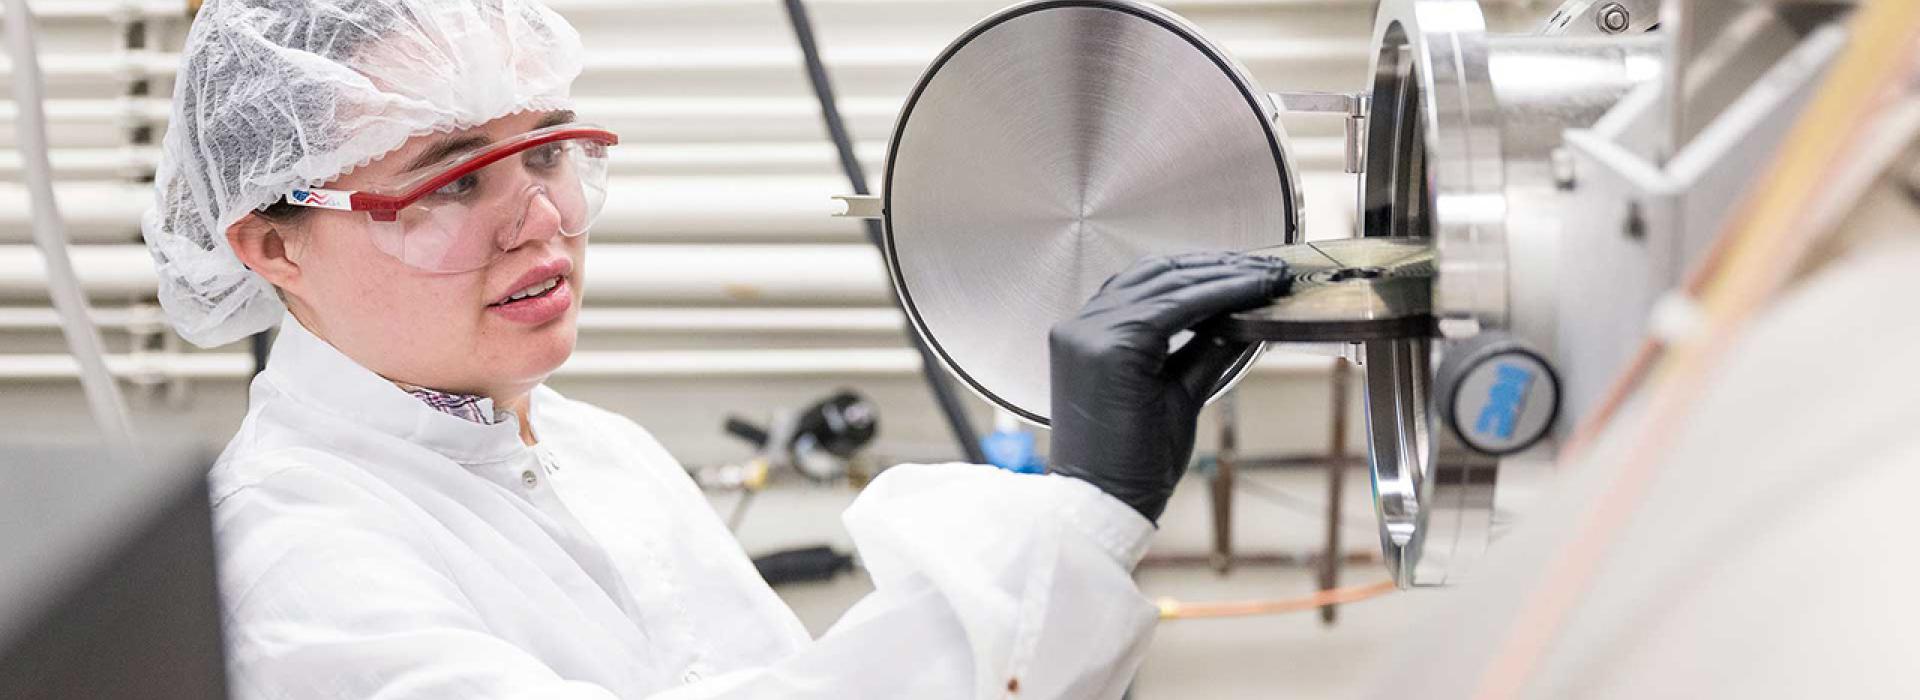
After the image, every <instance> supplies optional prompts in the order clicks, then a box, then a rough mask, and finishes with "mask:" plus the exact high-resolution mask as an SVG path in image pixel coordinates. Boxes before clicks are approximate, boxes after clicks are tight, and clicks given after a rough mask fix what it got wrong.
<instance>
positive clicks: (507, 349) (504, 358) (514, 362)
mask: <svg viewBox="0 0 1920 700" xmlns="http://www.w3.org/2000/svg"><path fill="white" fill-rule="evenodd" d="M577 340H578V331H577V329H576V327H575V326H574V324H573V319H572V318H567V319H564V320H561V321H558V322H555V323H552V324H549V327H545V328H540V329H537V330H532V331H529V332H523V333H515V334H513V335H512V336H511V337H507V338H498V339H494V340H493V341H492V343H491V344H492V345H493V346H494V347H493V348H491V352H485V353H476V354H475V355H476V356H479V357H490V358H493V361H492V363H491V364H492V366H491V367H489V368H486V369H484V370H483V372H484V373H485V374H490V375H492V376H494V377H497V378H502V379H520V380H524V381H527V382H530V383H539V382H541V381H545V380H546V378H547V377H548V376H549V375H552V374H553V373H554V371H556V370H558V369H560V366H561V365H563V364H566V362H567V358H569V357H572V356H573V348H574V345H575V343H576V342H577Z"/></svg>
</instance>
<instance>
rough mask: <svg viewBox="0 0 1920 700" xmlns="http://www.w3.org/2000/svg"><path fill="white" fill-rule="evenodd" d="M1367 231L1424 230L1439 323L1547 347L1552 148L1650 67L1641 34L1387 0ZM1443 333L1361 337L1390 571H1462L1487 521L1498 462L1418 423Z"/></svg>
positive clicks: (1555, 208)
mask: <svg viewBox="0 0 1920 700" xmlns="http://www.w3.org/2000/svg"><path fill="white" fill-rule="evenodd" d="M1374 36H1375V39H1374V49H1375V53H1374V59H1373V66H1372V68H1373V70H1372V71H1371V79H1372V83H1371V85H1369V86H1367V90H1368V94H1369V96H1370V97H1369V99H1370V116H1369V122H1368V125H1367V131H1366V141H1367V148H1366V151H1367V153H1366V164H1365V171H1364V175H1363V177H1362V181H1361V185H1360V187H1361V193H1360V207H1361V216H1360V220H1361V222H1362V231H1363V233H1364V235H1367V236H1399V237H1421V238H1431V239H1432V240H1433V241H1434V246H1435V250H1436V252H1435V263H1436V265H1437V268H1438V274H1437V277H1436V280H1435V287H1434V290H1433V306H1434V314H1435V316H1436V317H1437V318H1438V319H1440V322H1441V329H1442V330H1443V335H1450V336H1453V337H1461V336H1470V335H1473V334H1475V333H1479V332H1482V331H1496V330H1497V331H1502V332H1507V333H1510V334H1512V335H1514V336H1515V337H1518V338H1521V339H1523V340H1525V341H1527V342H1529V343H1531V344H1533V345H1535V346H1536V347H1540V348H1542V349H1546V350H1548V351H1549V352H1551V347H1552V341H1553V338H1554V335H1555V328H1554V313H1555V311H1556V301H1555V300H1556V299H1557V298H1558V296H1557V295H1558V293H1559V290H1558V289H1556V288H1555V285H1554V279H1555V277H1556V275H1555V269H1556V268H1557V267H1558V265H1559V235H1560V232H1559V226H1560V223H1559V222H1560V217H1561V216H1563V215H1564V206H1565V204H1566V201H1565V199H1566V198H1565V194H1564V193H1563V192H1562V191H1561V189H1560V188H1559V187H1558V184H1557V179H1558V174H1557V173H1556V172H1555V167H1554V151H1555V149H1557V148H1558V147H1559V145H1560V143H1561V134H1562V133H1563V132H1564V131H1565V130H1567V129H1571V128H1582V127H1586V126H1590V125H1592V124H1593V123H1595V122H1596V121H1597V120H1599V119H1600V118H1601V117H1602V116H1603V115H1604V114H1605V113H1606V112H1607V111H1608V110H1609V109H1611V108H1612V107H1613V106H1614V105H1615V104H1617V103H1618V102H1619V101H1620V100H1621V98H1622V97H1623V96H1624V95H1626V94H1627V93H1628V92H1629V91H1631V90H1632V89H1634V88H1635V87H1636V86H1638V85H1641V84H1643V83H1646V82H1648V81H1651V80H1653V79H1655V78H1656V77H1658V74H1659V65H1660V61H1659V55H1660V51H1661V46H1660V44H1659V43H1658V40H1657V39H1654V38H1652V37H1648V36H1644V35H1622V36H1591V35H1589V36H1491V35H1489V34H1487V32H1486V29H1485V23H1484V20H1483V18H1482V16H1481V13H1480V8H1479V6H1478V3H1476V2H1474V1H1473V0H1388V1H1387V2H1385V3H1383V4H1382V6H1381V9H1380V14H1379V17H1378V19H1377V20H1376V24H1375V35H1374ZM1450 342H1451V341H1449V340H1447V339H1446V338H1445V337H1443V338H1441V339H1436V340H1431V341H1430V340H1425V339H1402V340H1393V341H1376V342H1368V343H1365V344H1364V346H1363V348H1362V351H1361V353H1362V356H1363V357H1364V359H1365V361H1366V363H1367V365H1368V372H1367V384H1366V406H1367V420H1368V436H1369V462H1370V466H1371V468H1372V470H1373V484H1374V493H1375V509H1376V512H1377V514H1378V516H1379V518H1380V538H1381V546H1382V548H1383V551H1384V553H1385V560H1386V562H1387V564H1388V567H1389V569H1391V570H1392V572H1393V574H1394V577H1395V579H1396V581H1398V582H1399V583H1400V585H1402V586H1412V585H1429V584H1441V583H1446V582H1447V581H1448V580H1449V579H1450V578H1454V577H1457V575H1458V574H1459V573H1460V572H1461V571H1464V570H1467V569H1468V568H1470V564H1471V562H1472V560H1474V559H1477V558H1478V557H1479V555H1480V554H1481V553H1482V552H1483V551H1484V550H1485V547H1486V545H1487V542H1488V539H1489V537H1490V535H1491V533H1492V529H1493V526H1494V520H1495V513H1494V489H1495V487H1496V486H1497V484H1498V481H1499V478H1498V477H1499V471H1500V469H1501V468H1502V461H1501V460H1499V459H1496V458H1493V457H1489V456H1486V455H1482V454H1478V453H1476V452H1474V451H1473V450H1471V449H1469V448H1468V447H1467V446H1466V445H1464V444H1463V443H1461V442H1460V441H1459V440H1458V439H1456V437H1455V436H1453V435H1450V434H1448V433H1447V432H1446V431H1444V430H1441V429H1440V428H1439V427H1438V426H1437V425H1436V423H1435V420H1434V416H1435V414H1436V411H1435V410H1434V406H1433V403H1432V401H1433V397H1432V387H1431V382H1432V379H1433V371H1432V367H1433V365H1434V364H1435V363H1436V362H1437V358H1438V357H1439V356H1442V355H1444V353H1445V352H1446V351H1447V346H1448V345H1449V343H1450Z"/></svg>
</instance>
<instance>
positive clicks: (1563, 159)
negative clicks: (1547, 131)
mask: <svg viewBox="0 0 1920 700" xmlns="http://www.w3.org/2000/svg"><path fill="white" fill-rule="evenodd" d="M1547 159H1548V162H1549V163H1550V164H1551V165H1552V166H1553V186H1554V187H1555V188H1557V189H1559V190H1560V191H1562V192H1570V191H1572V190H1573V188H1574V186H1575V185H1576V184H1578V180H1577V179H1576V178H1575V175H1574V168H1575V166H1574V164H1573V154H1572V153H1569V152H1567V149H1566V147H1564V146H1563V147H1560V148H1556V149H1553V152H1552V153H1551V154H1549V155H1548V157H1547Z"/></svg>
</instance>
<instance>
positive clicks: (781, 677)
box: [663, 464, 1156, 699]
mask: <svg viewBox="0 0 1920 700" xmlns="http://www.w3.org/2000/svg"><path fill="white" fill-rule="evenodd" d="M845 520H846V524H847V527H848V529H849V531H850V532H851V534H852V535H853V538H854V541H855V544H856V545H857V547H858V549H859V553H860V555H861V556H862V559H863V561H864V563H865V565H866V567H867V570H868V571H869V572H870V574H871V575H872V578H873V582H874V587H875V590H874V592H873V593H872V594H870V595H869V596H868V597H866V598H865V599H863V600H861V601H860V602H859V603H857V604H855V606H854V607H853V608H852V609H851V610H849V611H848V612H847V614H846V615H845V616H844V617H843V618H842V619H841V620H840V621H839V622H838V623H837V624H836V625H835V626H834V627H833V628H832V629H830V630H829V631H828V632H827V633H826V634H825V635H823V636H822V637H821V638H820V639H818V640H816V641H815V642H814V643H813V644H812V645H810V646H808V647H806V648H804V649H802V650H801V651H800V652H798V653H797V654H796V655H794V656H792V657H789V658H786V659H783V660H780V661H778V662H776V663H774V664H772V665H770V666H768V667H764V668H758V669H750V670H744V671H738V672H735V673H732V674H728V675H726V676H721V677H716V678H713V679H710V680H708V681H705V682H702V683H698V684H694V685H689V686H685V687H682V688H680V689H678V690H676V691H674V692H672V693H669V694H668V695H666V696H663V697H669V698H674V699H690V698H850V697H862V698H864V697H913V698H1003V697H1030V698H1115V697H1119V696H1120V695H1121V694H1122V692H1124V690H1125V689H1126V687H1127V684H1128V682H1129V681H1130V680H1131V678H1132V675H1133V671H1134V670H1135V669H1136V668H1137V666H1138V665H1139V662H1140V659H1141V656H1142V655H1143V653H1144V651H1145V648H1146V644H1147V641H1148V639H1149V637H1150V635H1151V632H1152V629H1153V625H1154V623H1155V620H1156V609H1155V607H1154V606H1153V605H1152V604H1151V603H1150V602H1149V601H1148V600H1147V599H1146V598H1145V597H1144V596H1142V595H1141V594H1140V592H1139V590H1138V589H1137V587H1136V586H1135V585H1134V582H1133V580H1132V577H1131V573H1130V572H1131V570H1132V568H1133V566H1134V565H1135V564H1136V563H1138V561H1139V558H1140V556H1141V554H1142V553H1143V551H1144V549H1145V546H1146V541H1147V538H1148V535H1149V534H1151V532H1152V530H1153V526H1152V524H1151V523H1149V522H1148V521H1147V520H1146V519H1145V518H1143V517H1141V516H1140V515H1139V514H1138V513H1137V512H1135V511H1133V510H1132V509H1131V508H1128V507H1127V506H1126V505H1124V504H1122V503H1120V502H1119V501H1117V500H1115V499H1113V498H1112V497H1109V496H1107V495H1106V494H1104V493H1101V492H1100V491H1099V490H1098V489H1096V488H1094V487H1093V486H1092V485H1090V484H1087V483H1086V482H1083V481H1079V480H1077V479H1070V478H1066V477H1060V476H1036V475H1021V474H1014V473H1009V472H1005V471H1001V470H998V469H993V468H991V467H983V466H977V465H964V464H955V465H907V466H901V467H896V468H894V469H891V470H888V471H887V472H885V473H883V474H882V475H881V476H880V477H879V478H878V479H876V480H875V481H874V482H873V483H872V484H870V485H868V487H867V488H866V490H865V491H864V492H863V493H862V494H861V496H860V498H859V499H858V500H857V501H856V502H855V503H854V505H853V506H852V507H851V508H850V509H849V510H848V511H847V513H846V517H845Z"/></svg>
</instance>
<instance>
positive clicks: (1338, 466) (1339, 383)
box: [1320, 359, 1349, 625]
mask: <svg viewBox="0 0 1920 700" xmlns="http://www.w3.org/2000/svg"><path fill="white" fill-rule="evenodd" d="M1348 375H1349V369H1348V365H1347V361H1346V360H1345V359H1335V360H1334V362H1333V374H1332V377H1331V381H1330V382H1329V385H1330V386H1331V387H1332V393H1333V421H1332V423H1333V425H1332V427H1331V429H1330V432H1331V433H1332V435H1331V436H1330V438H1329V442H1330V443H1331V444H1329V445H1328V446H1327V544H1326V549H1325V550H1323V551H1325V552H1326V553H1325V554H1324V555H1322V556H1321V557H1320V590H1323V591H1331V590H1334V589H1336V588H1339V587H1340V558H1339V557H1336V556H1334V554H1335V553H1337V552H1339V551H1340V492H1341V491H1342V490H1344V489H1343V488H1342V486H1343V485H1344V484H1345V482H1346V475H1347V469H1346V464H1347V393H1348V391H1347V383H1348V382H1347V380H1348ZM1336 608H1337V606H1335V605H1326V606H1323V607H1321V608H1320V622H1321V623H1322V624H1326V625H1332V624H1333V622H1334V620H1335V618H1337V617H1338V616H1339V613H1338V612H1336Z"/></svg>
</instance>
